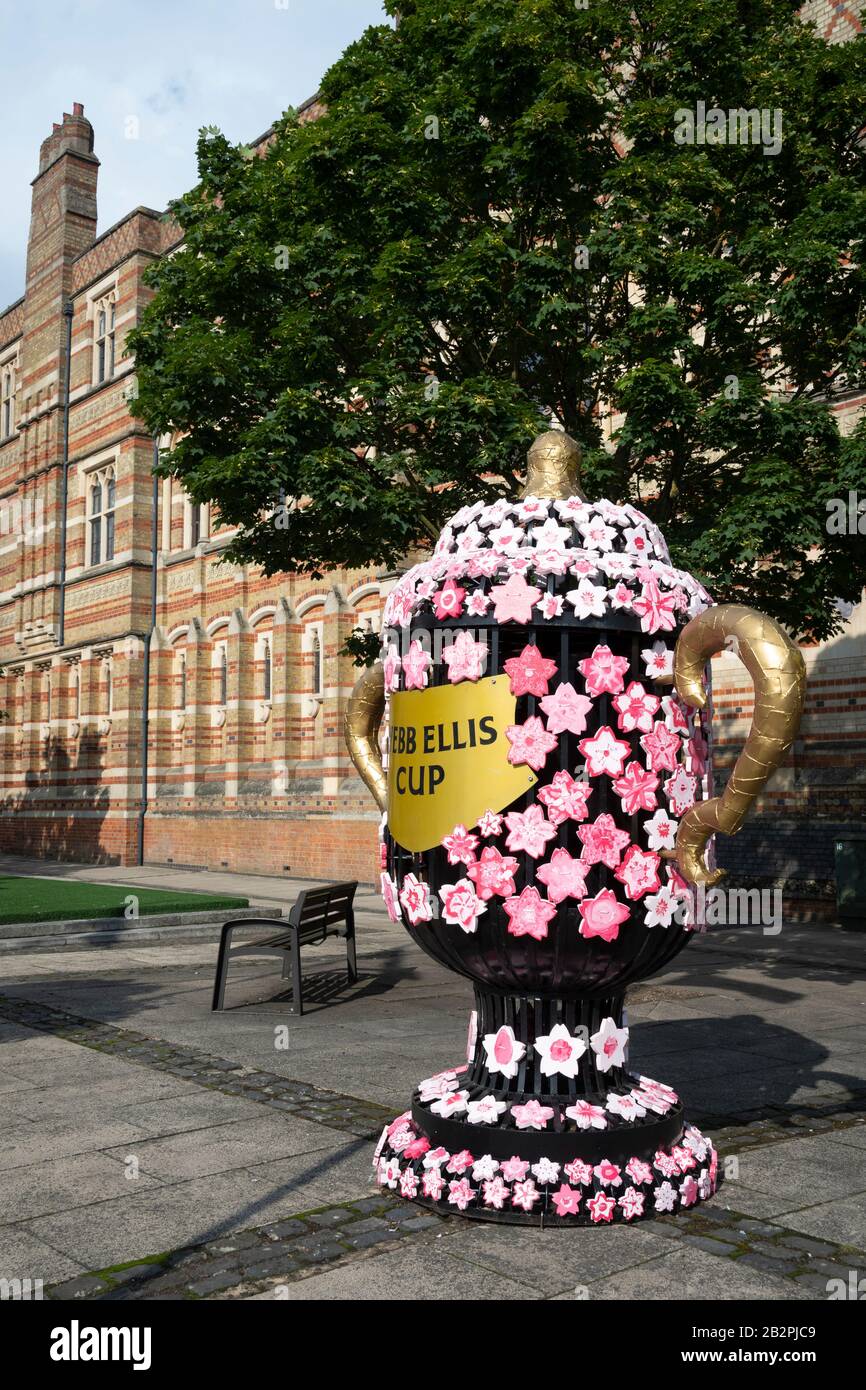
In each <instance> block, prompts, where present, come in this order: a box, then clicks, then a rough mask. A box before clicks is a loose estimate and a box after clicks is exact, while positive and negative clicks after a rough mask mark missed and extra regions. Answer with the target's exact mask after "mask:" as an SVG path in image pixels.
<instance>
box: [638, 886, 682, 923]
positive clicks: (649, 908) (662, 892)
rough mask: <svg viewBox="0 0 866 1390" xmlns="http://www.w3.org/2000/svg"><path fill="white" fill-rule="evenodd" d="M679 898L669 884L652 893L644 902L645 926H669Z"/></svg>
mask: <svg viewBox="0 0 866 1390" xmlns="http://www.w3.org/2000/svg"><path fill="white" fill-rule="evenodd" d="M679 903H680V899H679V896H678V894H676V893H675V892H674V891H673V889H672V888H671V887H670V885H669V884H665V886H664V887H663V888H660V889H659V891H658V892H657V893H653V894H652V895H651V896H650V897H648V898H647V900H646V902H645V903H644V910H645V911H644V919H643V920H644V926H645V927H669V926H670V924H671V922H672V921H673V919H674V914H675V913H676V911H677V908H678V907H679Z"/></svg>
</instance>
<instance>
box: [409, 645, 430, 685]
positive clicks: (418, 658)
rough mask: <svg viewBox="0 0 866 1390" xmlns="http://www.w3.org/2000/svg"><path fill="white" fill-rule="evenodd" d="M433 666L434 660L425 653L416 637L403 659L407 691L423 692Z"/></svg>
mask: <svg viewBox="0 0 866 1390" xmlns="http://www.w3.org/2000/svg"><path fill="white" fill-rule="evenodd" d="M432 665H433V658H432V657H431V655H430V653H429V652H425V650H424V648H423V647H422V646H421V643H420V642H419V641H418V638H417V637H416V638H415V639H414V640H413V641H411V642H410V643H409V650H408V652H407V653H406V655H405V656H404V657H403V674H404V676H405V678H406V689H407V690H423V689H424V687H425V685H426V684H427V681H428V675H427V672H428V671H429V670H430V667H431V666H432Z"/></svg>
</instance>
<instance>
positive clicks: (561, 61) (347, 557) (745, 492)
mask: <svg viewBox="0 0 866 1390" xmlns="http://www.w3.org/2000/svg"><path fill="white" fill-rule="evenodd" d="M399 9H400V12H401V22H400V25H399V27H398V28H396V29H394V28H391V27H389V26H386V25H382V26H380V27H377V28H372V29H369V30H368V31H367V32H366V33H365V34H364V35H363V37H362V38H361V39H360V40H359V41H358V42H357V43H355V44H354V45H352V47H350V48H349V49H348V51H347V52H346V53H345V54H344V55H343V57H342V58H341V59H340V60H339V61H338V62H337V63H336V64H335V66H334V67H333V68H331V69H330V71H329V72H328V73H327V74H326V76H325V78H324V80H323V83H322V89H321V90H322V98H323V101H324V103H325V104H326V107H327V113H326V114H325V115H324V116H323V117H321V118H320V119H319V120H317V121H314V122H307V123H304V122H302V121H300V120H299V119H298V116H297V114H296V113H294V112H293V111H289V112H287V113H286V115H285V116H284V117H283V118H282V119H281V120H280V121H279V122H278V124H277V125H276V127H275V132H274V138H273V140H272V142H271V143H270V145H269V146H268V148H267V150H266V151H265V152H264V153H263V154H261V156H259V154H255V155H253V153H252V152H251V151H250V150H249V149H246V148H243V147H241V148H235V147H233V146H232V145H230V144H229V142H228V141H227V140H226V139H224V138H223V137H222V136H221V135H220V134H219V133H218V132H214V131H212V130H209V131H205V132H202V136H201V138H200V141H199V146H198V158H199V175H200V182H199V184H198V186H197V187H196V188H195V189H193V190H192V191H191V192H190V193H188V194H187V195H186V196H185V197H183V198H181V199H179V200H178V201H177V202H176V203H175V204H173V206H172V209H171V211H172V213H173V215H174V217H175V218H176V219H177V221H178V222H179V223H180V225H181V227H182V229H183V233H184V238H185V246H184V249H183V250H182V251H180V252H179V253H178V254H175V255H174V256H171V257H169V258H166V259H164V260H162V261H161V262H160V263H158V264H157V265H156V266H155V268H154V269H153V270H152V271H151V272H150V277H151V283H152V285H153V287H154V289H155V291H156V293H155V297H154V299H153V301H152V303H151V304H150V305H149V307H148V309H147V310H146V312H145V314H144V316H143V320H142V322H141V324H140V327H139V328H138V330H137V331H136V332H135V334H134V335H133V338H132V346H133V349H134V351H135V354H136V358H137V368H138V378H139V392H140V394H139V405H138V410H139V413H140V414H141V416H142V417H143V418H144V420H145V421H146V422H147V424H148V425H149V427H150V428H151V429H153V430H158V431H160V432H164V431H171V432H172V433H173V434H175V435H176V436H177V442H176V444H175V446H174V448H173V451H172V452H171V455H170V457H169V458H167V459H166V463H165V466H166V468H167V469H168V470H169V471H171V472H172V473H174V474H176V475H177V476H179V477H180V478H181V479H182V480H183V483H184V485H185V486H186V487H187V488H188V490H189V491H190V492H191V494H192V495H193V496H194V497H195V498H196V499H198V500H200V501H206V500H210V501H212V502H214V503H216V505H217V506H218V509H219V512H220V514H221V517H222V518H223V520H224V521H225V522H226V523H228V524H230V525H233V526H237V527H238V528H239V530H238V534H237V537H236V539H235V541H234V543H233V547H232V553H233V555H234V556H235V557H237V558H244V559H249V560H254V561H256V562H258V563H260V564H262V565H263V566H264V567H265V569H266V570H267V571H268V572H279V571H298V570H313V571H316V572H318V571H321V570H323V569H326V568H328V567H332V566H343V565H345V566H361V565H368V564H383V565H391V564H393V563H395V562H396V561H397V560H398V559H399V558H400V557H401V556H402V555H404V554H405V553H406V552H407V551H409V550H410V549H411V548H412V547H413V546H415V545H418V544H425V543H426V542H427V541H429V539H430V538H432V537H433V536H435V534H436V533H437V532H438V530H439V529H440V527H441V526H442V524H443V522H444V521H445V519H446V518H447V517H448V516H449V515H450V514H451V513H453V512H454V511H455V510H456V509H457V508H458V507H459V506H460V505H462V504H463V503H464V502H466V501H471V500H475V499H476V498H478V497H487V498H488V499H492V498H493V497H494V496H495V495H498V494H501V493H503V492H508V491H513V488H514V478H513V475H514V473H515V471H516V472H518V473H519V472H520V471H521V466H522V462H523V458H524V454H525V450H526V447H527V445H528V442H529V441H530V440H531V438H532V436H533V435H534V434H535V433H537V432H538V430H539V429H540V428H546V427H548V426H549V422H550V421H551V420H555V421H558V422H559V423H561V424H562V425H563V426H564V427H565V429H567V430H568V431H569V433H571V434H572V435H573V436H574V437H575V438H576V439H577V440H578V441H579V443H580V444H581V447H582V449H583V452H584V477H585V491H586V492H587V494H588V495H589V496H591V497H594V496H607V497H609V498H611V499H612V500H614V501H623V500H631V501H633V502H635V503H636V504H638V505H639V506H641V507H643V508H644V509H645V510H646V511H647V512H648V513H649V514H650V515H651V516H652V517H653V519H654V520H655V521H657V522H658V523H659V524H660V525H661V527H662V528H663V530H664V531H665V533H666V536H667V538H668V541H669V543H670V545H671V549H672V553H673V555H674V558H675V561H676V562H677V563H679V564H681V565H683V566H684V567H685V568H688V569H690V570H692V571H693V572H694V573H696V574H697V575H699V576H700V577H701V578H702V579H703V580H704V582H705V583H706V584H707V585H708V587H710V589H711V591H712V592H713V593H714V595H715V596H716V597H717V598H720V599H738V600H745V601H748V602H751V603H754V604H756V605H757V606H760V607H763V608H764V609H765V610H766V611H768V612H770V613H772V614H774V615H775V616H776V617H777V618H779V619H780V620H781V621H783V622H784V623H786V624H787V625H789V627H791V628H792V629H793V630H795V631H796V632H798V633H811V634H813V635H814V636H826V635H828V634H829V633H831V632H832V631H833V630H834V629H835V628H836V627H837V625H838V612H837V609H836V607H835V600H837V599H839V598H842V599H847V600H852V601H856V600H857V599H858V598H859V597H860V591H861V588H862V585H863V583H864V578H866V538H864V537H862V536H858V535H830V534H828V531H827V526H826V519H827V511H828V501H829V500H830V499H831V498H833V497H838V496H842V495H847V491H848V490H849V489H856V488H860V489H861V490H862V491H863V493H864V495H866V468H864V458H866V431H864V429H863V428H861V429H859V430H858V431H856V432H855V433H854V434H853V435H849V436H848V437H847V438H843V437H841V436H840V433H839V430H838V426H837V420H836V414H835V413H834V410H833V405H834V403H835V402H837V401H838V399H839V397H840V393H842V392H843V391H844V390H845V389H849V390H850V389H851V388H852V387H853V386H854V385H856V383H858V382H860V383H862V382H863V363H864V355H866V353H864V348H866V326H864V312H863V310H864V289H866V258H864V239H866V179H864V174H866V144H864V140H863V138H862V122H863V114H862V112H863V108H862V97H863V91H864V90H866V37H862V38H860V39H858V40H856V41H855V42H853V43H850V44H846V45H838V46H828V45H826V44H825V43H824V42H823V41H822V40H821V39H820V38H819V37H818V36H817V35H816V33H815V32H814V30H812V29H811V28H809V27H807V26H806V25H804V24H802V23H801V22H800V21H799V20H798V19H797V16H796V10H797V6H796V5H795V4H792V3H788V2H787V0H732V3H729V4H726V5H719V4H717V3H716V0H690V3H688V4H683V3H682V0H590V3H589V5H588V8H586V9H582V8H578V7H577V6H576V5H575V4H574V3H573V0H403V3H401V4H400V5H399ZM698 102H704V103H705V105H706V108H713V107H715V108H719V109H721V110H722V111H724V112H729V111H737V110H741V109H756V110H758V111H761V110H766V112H767V113H773V112H776V111H778V112H780V113H781V121H782V142H781V147H780V149H779V150H778V152H777V153H775V154H771V153H768V152H766V151H765V149H764V147H763V146H762V145H761V144H754V143H736V142H731V141H729V142H727V143H705V144H698V143H694V144H680V143H677V139H676V138H675V135H676V132H677V129H678V123H679V122H680V121H681V117H680V116H678V113H679V112H682V111H683V110H696V109H697V103H698ZM286 499H289V500H288V502H286ZM297 499H303V501H302V504H301V505H297Z"/></svg>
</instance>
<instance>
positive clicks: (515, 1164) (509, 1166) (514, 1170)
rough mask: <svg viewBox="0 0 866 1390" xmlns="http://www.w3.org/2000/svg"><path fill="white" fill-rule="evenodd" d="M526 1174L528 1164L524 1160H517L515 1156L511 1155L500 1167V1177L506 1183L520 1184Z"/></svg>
mask: <svg viewBox="0 0 866 1390" xmlns="http://www.w3.org/2000/svg"><path fill="white" fill-rule="evenodd" d="M528 1172H529V1164H528V1163H527V1162H525V1160H524V1159H522V1158H518V1157H517V1155H516V1154H512V1156H511V1158H507V1159H506V1160H505V1162H504V1163H503V1165H502V1176H503V1177H504V1178H505V1179H506V1180H507V1181H508V1182H520V1181H521V1179H522V1178H525V1177H526V1174H527V1173H528Z"/></svg>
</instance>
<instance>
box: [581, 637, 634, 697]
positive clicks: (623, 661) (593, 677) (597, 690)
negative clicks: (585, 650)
mask: <svg viewBox="0 0 866 1390" xmlns="http://www.w3.org/2000/svg"><path fill="white" fill-rule="evenodd" d="M577 669H578V671H579V672H580V674H581V675H582V676H583V679H584V680H585V681H586V688H587V690H588V691H589V693H590V695H601V694H603V693H604V692H605V691H607V692H608V693H609V694H610V695H618V694H619V692H620V691H621V690H622V688H623V679H622V678H623V676H624V675H625V673H626V671H627V670H628V657H625V656H614V654H613V652H612V651H611V649H610V647H606V646H603V645H602V646H598V647H596V649H595V651H594V652H593V653H592V656H588V657H586V659H585V660H584V661H579V662H578V663H577Z"/></svg>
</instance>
